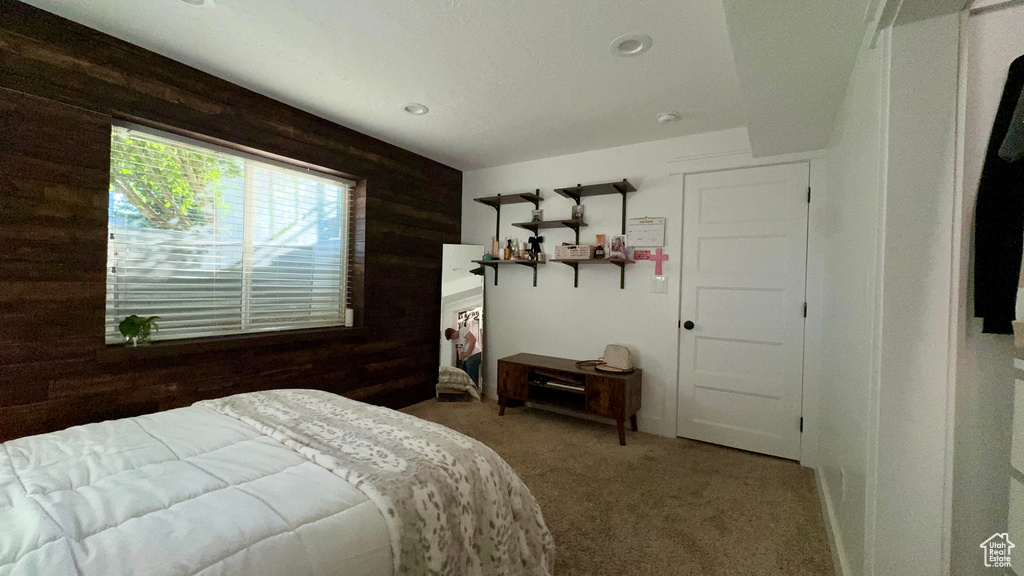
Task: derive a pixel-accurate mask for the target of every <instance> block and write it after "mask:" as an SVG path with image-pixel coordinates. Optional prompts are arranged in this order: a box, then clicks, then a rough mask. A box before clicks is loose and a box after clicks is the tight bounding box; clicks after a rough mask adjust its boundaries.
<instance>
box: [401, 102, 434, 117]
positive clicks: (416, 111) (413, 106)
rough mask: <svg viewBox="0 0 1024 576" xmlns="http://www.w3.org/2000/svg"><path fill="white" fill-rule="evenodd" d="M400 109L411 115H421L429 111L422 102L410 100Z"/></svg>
mask: <svg viewBox="0 0 1024 576" xmlns="http://www.w3.org/2000/svg"><path fill="white" fill-rule="evenodd" d="M402 109H403V110H405V111H406V112H408V113H409V114H412V115H413V116H423V115H424V114H426V113H427V112H430V108H427V107H426V106H424V105H423V104H417V103H416V102H410V103H409V104H406V105H405V106H403V107H402Z"/></svg>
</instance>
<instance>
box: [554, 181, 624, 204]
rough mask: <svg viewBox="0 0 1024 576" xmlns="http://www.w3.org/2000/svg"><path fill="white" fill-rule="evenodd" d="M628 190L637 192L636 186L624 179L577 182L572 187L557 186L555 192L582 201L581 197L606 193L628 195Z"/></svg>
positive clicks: (578, 201)
mask: <svg viewBox="0 0 1024 576" xmlns="http://www.w3.org/2000/svg"><path fill="white" fill-rule="evenodd" d="M627 192H636V187H635V186H633V185H632V184H630V183H629V180H626V179H623V180H622V181H621V182H605V183H603V184H587V185H586V186H583V185H581V184H577V185H576V186H573V187H570V188H557V189H555V193H556V194H558V195H560V196H564V197H566V198H569V199H570V200H572V201H574V202H576V203H577V204H579V203H580V198H584V197H586V196H604V195H606V194H622V195H623V196H625V195H626V193H627Z"/></svg>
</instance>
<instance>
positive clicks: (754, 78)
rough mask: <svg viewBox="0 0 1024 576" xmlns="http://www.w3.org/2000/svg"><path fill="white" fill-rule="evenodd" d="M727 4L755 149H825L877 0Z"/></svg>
mask: <svg viewBox="0 0 1024 576" xmlns="http://www.w3.org/2000/svg"><path fill="white" fill-rule="evenodd" d="M927 1H931V0H927ZM724 3H725V12H726V15H727V18H728V22H729V35H730V37H731V39H732V47H733V51H734V55H735V60H736V70H737V74H738V76H739V84H740V99H741V102H742V105H743V111H744V113H745V115H746V118H747V131H748V133H749V135H750V143H751V148H752V149H753V153H754V155H755V156H771V155H775V154H788V153H792V152H803V151H806V150H816V149H821V148H824V147H825V146H826V144H827V143H828V138H829V135H830V134H831V132H832V126H833V124H834V120H835V115H836V111H837V110H838V109H839V103H840V102H841V101H842V98H843V94H845V93H846V85H847V83H848V82H849V79H850V74H851V73H852V72H853V65H854V63H855V61H856V59H857V52H858V50H859V48H860V46H861V44H862V42H863V41H864V38H865V34H866V32H867V30H868V23H869V21H870V20H871V18H872V17H873V16H874V14H873V8H874V7H875V6H876V5H877V3H878V0H813V1H808V0H771V1H767V0H756V1H751V0H724ZM869 12H871V14H870V16H869Z"/></svg>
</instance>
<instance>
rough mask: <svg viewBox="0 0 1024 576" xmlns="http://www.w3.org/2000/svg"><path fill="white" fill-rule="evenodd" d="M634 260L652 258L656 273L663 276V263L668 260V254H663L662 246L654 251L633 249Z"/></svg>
mask: <svg viewBox="0 0 1024 576" xmlns="http://www.w3.org/2000/svg"><path fill="white" fill-rule="evenodd" d="M633 260H651V261H653V262H654V275H655V276H661V263H662V262H664V261H665V260H668V254H662V252H661V248H658V249H657V250H655V251H654V252H653V253H652V252H651V251H650V250H633Z"/></svg>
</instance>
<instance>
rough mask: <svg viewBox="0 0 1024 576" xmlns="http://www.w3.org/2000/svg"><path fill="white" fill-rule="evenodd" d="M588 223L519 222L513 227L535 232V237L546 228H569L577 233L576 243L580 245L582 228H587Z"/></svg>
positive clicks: (564, 221) (557, 221) (578, 221)
mask: <svg viewBox="0 0 1024 576" xmlns="http://www.w3.org/2000/svg"><path fill="white" fill-rule="evenodd" d="M586 225H587V223H586V222H583V221H580V220H571V219H570V220H544V221H543V222H517V223H515V224H513V226H515V227H517V228H522V229H523V230H529V231H530V232H533V235H534V236H536V235H537V231H538V230H542V229H545V228H568V229H570V230H574V231H575V232H576V243H577V244H579V243H580V228H583V227H584V226H586Z"/></svg>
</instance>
